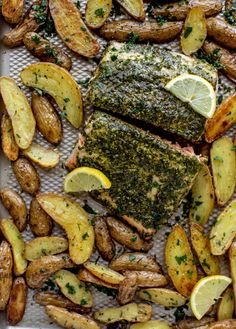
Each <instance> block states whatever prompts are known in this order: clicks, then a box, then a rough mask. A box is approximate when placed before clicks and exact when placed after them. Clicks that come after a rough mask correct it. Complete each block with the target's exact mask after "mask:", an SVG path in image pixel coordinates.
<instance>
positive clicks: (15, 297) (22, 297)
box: [7, 277, 28, 326]
mask: <svg viewBox="0 0 236 329" xmlns="http://www.w3.org/2000/svg"><path fill="white" fill-rule="evenodd" d="M27 290H28V288H27V285H26V283H25V280H24V278H22V277H21V278H16V279H15V280H14V282H13V286H12V290H11V295H10V299H9V303H8V305H7V322H8V323H9V324H10V325H13V326H15V325H16V324H17V323H19V322H20V321H21V320H22V319H23V316H24V314H25V307H26V303H27Z"/></svg>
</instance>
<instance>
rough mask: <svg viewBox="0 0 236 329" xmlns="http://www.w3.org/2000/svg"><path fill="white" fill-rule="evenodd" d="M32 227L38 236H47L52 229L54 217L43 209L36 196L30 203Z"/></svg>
mask: <svg viewBox="0 0 236 329" xmlns="http://www.w3.org/2000/svg"><path fill="white" fill-rule="evenodd" d="M29 220H30V228H31V231H32V232H33V233H34V235H36V236H47V235H50V234H51V231H52V219H51V217H50V216H49V215H48V214H47V213H46V212H45V211H44V210H43V208H42V207H41V206H40V204H39V203H38V201H37V199H36V198H33V199H32V201H31V204H30V214H29Z"/></svg>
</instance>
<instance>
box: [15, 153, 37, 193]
mask: <svg viewBox="0 0 236 329" xmlns="http://www.w3.org/2000/svg"><path fill="white" fill-rule="evenodd" d="M12 169H13V172H14V174H15V176H16V179H17V181H18V183H19V184H20V187H21V188H22V190H23V191H24V192H26V193H29V194H31V195H35V194H36V193H38V191H39V189H40V178H39V175H38V173H37V171H36V169H35V168H34V166H33V165H32V164H31V163H30V161H29V160H27V159H25V158H19V159H17V160H16V161H15V162H13V163H12Z"/></svg>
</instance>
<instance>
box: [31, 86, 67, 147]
mask: <svg viewBox="0 0 236 329" xmlns="http://www.w3.org/2000/svg"><path fill="white" fill-rule="evenodd" d="M31 106H32V110H33V113H34V117H35V120H36V125H37V128H38V130H39V131H40V132H41V134H42V135H43V137H44V138H45V139H46V140H47V141H48V142H49V143H52V144H59V143H60V141H61V139H62V124H61V120H60V118H59V115H58V114H57V112H56V110H54V108H53V106H52V104H51V103H50V102H49V100H48V99H47V98H46V97H45V96H39V95H38V94H37V93H36V92H33V93H32V103H31Z"/></svg>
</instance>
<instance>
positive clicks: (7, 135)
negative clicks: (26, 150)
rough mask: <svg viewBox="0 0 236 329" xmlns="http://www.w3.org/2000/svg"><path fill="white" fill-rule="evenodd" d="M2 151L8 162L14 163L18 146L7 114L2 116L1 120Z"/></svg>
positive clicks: (17, 153)
mask: <svg viewBox="0 0 236 329" xmlns="http://www.w3.org/2000/svg"><path fill="white" fill-rule="evenodd" d="M1 136H2V150H3V152H4V154H5V156H6V157H7V158H8V160H10V161H15V160H16V159H17V158H18V155H19V146H18V145H17V143H16V140H15V137H14V133H13V128H12V123H11V120H10V118H9V116H8V114H6V113H5V114H3V116H2V120H1Z"/></svg>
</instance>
